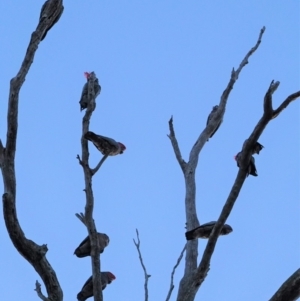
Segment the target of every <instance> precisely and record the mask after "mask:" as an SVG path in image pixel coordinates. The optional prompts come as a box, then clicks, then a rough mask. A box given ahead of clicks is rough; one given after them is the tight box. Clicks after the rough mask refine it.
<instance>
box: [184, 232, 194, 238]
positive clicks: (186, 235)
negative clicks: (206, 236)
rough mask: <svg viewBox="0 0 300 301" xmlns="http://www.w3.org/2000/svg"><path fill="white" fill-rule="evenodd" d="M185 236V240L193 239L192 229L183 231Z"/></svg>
mask: <svg viewBox="0 0 300 301" xmlns="http://www.w3.org/2000/svg"><path fill="white" fill-rule="evenodd" d="M185 237H186V240H192V239H195V237H194V230H191V231H188V232H185Z"/></svg>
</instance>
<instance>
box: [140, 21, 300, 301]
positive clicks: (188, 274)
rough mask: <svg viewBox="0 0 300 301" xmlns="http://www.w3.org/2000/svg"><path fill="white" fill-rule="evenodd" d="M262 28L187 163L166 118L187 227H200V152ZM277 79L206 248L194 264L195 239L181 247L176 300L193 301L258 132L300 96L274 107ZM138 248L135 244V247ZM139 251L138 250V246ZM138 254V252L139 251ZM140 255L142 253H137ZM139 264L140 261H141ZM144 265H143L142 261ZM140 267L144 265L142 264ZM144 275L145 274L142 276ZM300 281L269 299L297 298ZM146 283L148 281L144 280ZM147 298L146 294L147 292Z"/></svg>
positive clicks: (293, 281) (289, 300)
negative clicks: (178, 170)
mask: <svg viewBox="0 0 300 301" xmlns="http://www.w3.org/2000/svg"><path fill="white" fill-rule="evenodd" d="M264 31H265V27H263V28H262V29H261V31H260V34H259V37H258V40H257V42H256V44H255V46H254V47H253V48H251V49H250V51H249V52H248V53H247V54H246V56H245V57H244V59H243V60H242V62H241V63H240V65H239V67H238V68H237V70H235V69H233V70H232V72H231V77H230V80H229V83H228V85H227V87H226V88H225V90H224V92H223V94H222V96H221V99H220V102H219V105H218V106H215V107H214V109H213V112H212V114H211V115H210V116H209V118H208V121H207V126H206V127H205V129H204V130H203V131H202V133H201V134H200V135H199V137H198V139H197V140H196V142H195V144H194V146H193V147H192V149H191V151H190V156H189V160H188V162H186V161H185V160H184V159H183V158H182V155H181V152H180V148H179V144H178V141H177V138H176V135H175V130H174V125H173V117H171V119H170V120H169V130H170V133H169V135H168V137H169V139H170V141H171V144H172V147H173V150H174V153H175V156H176V159H177V162H178V164H179V166H180V168H181V170H182V172H183V176H184V180H185V213H186V225H187V230H188V231H189V230H192V229H195V228H197V227H199V226H200V223H199V219H198V215H197V211H196V182H195V173H196V168H197V165H198V157H199V154H200V152H201V150H202V148H203V146H204V144H205V143H206V142H207V141H208V139H209V138H210V137H212V136H213V135H214V133H215V132H216V130H217V129H218V128H219V126H220V125H221V123H222V120H223V117H224V115H225V110H226V104H227V101H228V98H229V95H230V92H231V90H232V89H233V86H234V84H235V82H236V81H237V79H238V77H239V75H240V72H241V71H242V69H243V68H244V67H245V66H246V65H247V64H248V60H249V58H250V56H251V55H252V54H253V53H254V52H255V51H256V50H257V49H258V47H259V45H260V43H261V41H262V36H263V34H264ZM279 84H280V83H279V82H274V81H272V82H271V84H270V86H269V88H268V90H267V92H266V94H265V97H264V100H263V108H264V112H263V116H262V117H261V119H260V120H259V121H258V123H257V125H256V126H255V128H254V130H253V132H252V133H251V135H250V137H249V138H248V139H246V140H245V142H244V143H243V146H242V152H241V159H240V164H239V165H240V166H239V167H240V168H239V171H238V173H237V176H236V179H235V182H234V183H233V186H232V188H231V191H230V193H229V196H228V198H227V200H226V202H225V204H224V207H223V209H222V211H221V213H220V216H219V218H218V220H217V222H216V223H215V225H214V227H213V230H212V232H211V233H210V235H209V237H208V242H207V244H206V248H205V250H204V252H203V255H202V258H201V260H200V263H199V264H198V265H197V260H198V241H197V240H190V241H188V242H187V244H186V247H185V248H184V250H185V251H186V257H185V268H184V275H183V277H182V279H181V281H180V284H179V290H178V295H177V301H194V300H195V297H196V294H197V292H198V290H199V288H200V287H201V284H202V283H203V282H204V281H205V279H206V277H207V275H208V272H209V269H210V261H211V258H212V255H213V253H214V250H215V247H216V244H217V241H218V237H219V235H220V234H221V231H222V229H223V226H224V225H225V222H226V220H227V218H228V217H229V215H230V213H231V211H232V209H233V206H234V204H235V202H236V200H237V198H238V195H239V192H240V191H241V189H242V186H243V184H244V181H245V179H246V177H247V175H248V166H249V164H250V160H251V156H252V153H253V148H254V146H255V145H256V144H257V141H258V139H259V137H260V136H261V134H262V133H263V131H264V129H265V128H266V126H267V125H268V123H269V122H270V121H271V120H273V119H274V118H276V117H277V116H278V115H279V114H280V113H281V112H282V111H283V110H284V109H285V108H286V107H287V106H288V105H289V104H290V103H291V102H292V101H294V100H296V99H297V98H298V97H300V91H298V92H295V93H293V94H291V95H289V96H288V97H287V98H286V99H285V100H284V101H283V102H282V103H281V105H280V106H279V107H278V108H277V109H275V110H274V109H273V104H272V95H273V93H274V92H275V91H276V89H277V88H278V86H279ZM137 247H138V246H137ZM184 250H183V251H182V253H181V254H180V256H179V259H178V262H177V264H176V265H175V267H174V269H173V271H172V274H171V286H170V289H169V292H168V295H167V299H166V300H167V301H168V300H169V299H170V295H171V293H172V290H173V288H174V285H173V276H174V271H175V269H176V267H177V266H178V264H179V262H180V260H181V258H182V255H183V252H184ZM138 251H139V249H138ZM139 253H140V252H139ZM140 258H141V256H140ZM141 263H142V260H141ZM142 265H143V264H142ZM143 269H144V270H145V267H144V265H143ZM145 275H147V274H146V273H145ZM145 277H146V276H145ZM299 281H300V274H299V270H298V271H296V272H295V273H294V274H293V275H292V276H291V277H290V278H289V279H288V280H287V281H286V282H285V283H284V284H283V285H282V287H281V288H280V289H279V290H278V292H277V293H276V294H275V295H274V296H273V297H272V299H271V300H272V301H275V300H276V301H279V300H280V301H293V300H296V299H297V298H299V297H300V286H299V285H298V284H299ZM146 284H147V282H146ZM145 291H147V292H148V288H147V287H146V285H145ZM146 296H147V298H145V300H147V299H148V293H147V294H146Z"/></svg>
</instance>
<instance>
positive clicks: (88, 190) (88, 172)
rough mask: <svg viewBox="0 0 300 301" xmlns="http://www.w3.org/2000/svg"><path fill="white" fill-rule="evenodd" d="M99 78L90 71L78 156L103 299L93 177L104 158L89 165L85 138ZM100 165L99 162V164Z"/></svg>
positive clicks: (96, 283) (97, 294)
mask: <svg viewBox="0 0 300 301" xmlns="http://www.w3.org/2000/svg"><path fill="white" fill-rule="evenodd" d="M96 80H97V77H96V74H95V73H94V72H91V73H90V76H89V78H88V99H89V101H88V107H87V109H86V111H85V114H84V116H83V119H82V135H81V149H82V155H81V159H80V158H79V156H78V159H79V163H80V165H81V166H82V168H83V173H84V182H85V189H84V191H85V195H86V205H85V214H84V221H85V225H86V227H87V230H88V233H89V237H90V240H91V263H92V272H93V292H94V300H95V301H102V300H103V295H102V285H101V265H100V248H99V244H98V235H97V229H96V225H95V221H94V218H93V210H94V195H93V189H92V177H93V175H94V174H95V173H96V171H97V170H98V169H99V168H100V166H101V164H102V163H103V162H104V160H105V159H104V160H103V161H102V160H101V161H100V162H101V164H100V166H99V167H98V168H97V167H96V168H97V170H96V171H95V169H94V170H92V169H91V168H90V166H89V155H90V154H89V148H88V140H86V139H85V138H84V134H85V133H86V132H88V131H89V125H90V119H91V116H92V113H93V111H94V110H95V108H96V102H95V100H96V97H97V95H98V94H97V95H95V91H94V88H93V87H94V82H95V81H96ZM98 165H99V164H98Z"/></svg>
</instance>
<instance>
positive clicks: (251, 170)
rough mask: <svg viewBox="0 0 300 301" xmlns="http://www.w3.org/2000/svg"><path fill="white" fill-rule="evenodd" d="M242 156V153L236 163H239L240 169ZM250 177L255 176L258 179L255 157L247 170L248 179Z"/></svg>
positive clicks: (237, 156)
mask: <svg viewBox="0 0 300 301" xmlns="http://www.w3.org/2000/svg"><path fill="white" fill-rule="evenodd" d="M241 156H242V152H239V153H238V154H237V155H236V156H235V157H234V159H235V161H236V163H237V166H238V167H240V164H239V162H240V160H241ZM248 175H251V176H254V177H257V176H258V174H257V170H256V166H255V159H254V157H253V156H251V160H250V163H249V166H248V169H247V177H248Z"/></svg>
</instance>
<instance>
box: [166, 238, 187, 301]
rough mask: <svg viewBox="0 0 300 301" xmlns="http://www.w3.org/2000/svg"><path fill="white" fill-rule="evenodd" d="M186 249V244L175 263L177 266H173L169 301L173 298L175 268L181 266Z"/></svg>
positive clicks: (167, 300)
mask: <svg viewBox="0 0 300 301" xmlns="http://www.w3.org/2000/svg"><path fill="white" fill-rule="evenodd" d="M185 249H186V244H185V245H184V247H183V250H182V251H181V253H180V255H179V257H178V259H177V262H176V264H175V266H174V268H173V270H172V273H171V283H170V289H169V292H168V295H167V299H166V301H169V300H170V298H171V295H172V291H173V289H174V274H175V270H176V268H177V267H178V266H179V264H180V261H181V259H182V257H183V253H184V251H185Z"/></svg>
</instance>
